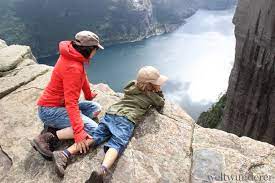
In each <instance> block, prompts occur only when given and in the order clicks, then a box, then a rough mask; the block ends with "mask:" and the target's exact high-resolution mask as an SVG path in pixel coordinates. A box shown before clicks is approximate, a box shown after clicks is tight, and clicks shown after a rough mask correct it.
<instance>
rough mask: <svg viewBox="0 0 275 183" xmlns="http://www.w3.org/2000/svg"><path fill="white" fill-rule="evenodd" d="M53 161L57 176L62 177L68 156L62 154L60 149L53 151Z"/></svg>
mask: <svg viewBox="0 0 275 183" xmlns="http://www.w3.org/2000/svg"><path fill="white" fill-rule="evenodd" d="M53 161H54V167H55V172H56V173H57V175H58V176H59V177H64V174H65V169H66V167H67V163H68V158H67V157H66V156H65V155H64V154H63V152H62V151H54V152H53Z"/></svg>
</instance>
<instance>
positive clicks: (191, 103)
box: [39, 9, 235, 119]
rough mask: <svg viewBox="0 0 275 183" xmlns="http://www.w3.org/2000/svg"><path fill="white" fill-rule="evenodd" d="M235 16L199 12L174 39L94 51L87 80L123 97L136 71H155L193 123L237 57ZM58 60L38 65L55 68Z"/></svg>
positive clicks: (223, 86) (224, 82)
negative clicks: (144, 68)
mask: <svg viewBox="0 0 275 183" xmlns="http://www.w3.org/2000/svg"><path fill="white" fill-rule="evenodd" d="M233 14H234V9H231V10H225V11H206V10H200V11H198V12H197V13H196V14H195V15H194V16H192V17H191V18H189V19H187V23H186V24H185V25H183V26H182V27H181V28H179V29H178V30H177V31H175V32H173V33H170V34H166V35H162V36H156V37H153V38H150V39H147V40H144V41H140V42H134V43H127V44H121V45H115V46H111V47H107V48H105V50H103V51H98V53H97V55H96V56H95V57H94V58H93V59H92V61H91V65H90V67H88V68H87V73H88V76H89V79H90V81H91V82H92V83H106V84H108V85H109V86H110V87H111V88H112V89H114V90H115V91H120V92H121V91H122V89H123V86H124V85H125V84H127V82H128V81H129V80H131V79H135V77H136V73H137V71H138V69H139V68H140V67H142V66H144V65H152V66H155V67H157V68H158V69H159V70H160V71H161V73H163V74H165V75H167V76H168V77H169V78H170V80H169V82H168V83H167V84H166V86H165V87H164V92H165V94H166V97H167V98H168V99H170V100H172V101H174V102H176V103H178V104H180V105H181V106H182V107H183V108H184V109H185V110H186V111H187V113H189V114H190V115H191V116H192V117H193V118H194V119H197V117H198V116H199V114H200V113H201V112H202V111H206V110H207V109H208V107H209V106H210V105H211V104H212V103H213V102H215V101H217V100H218V98H219V96H220V94H221V93H225V91H226V89H227V86H228V78H229V74H230V71H231V68H232V67H233V62H234V53H235V37H234V25H233V24H232V18H233ZM56 59H57V56H53V57H48V58H43V59H39V62H40V63H44V64H48V65H54V64H55V62H56Z"/></svg>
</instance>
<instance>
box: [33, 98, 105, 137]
mask: <svg viewBox="0 0 275 183" xmlns="http://www.w3.org/2000/svg"><path fill="white" fill-rule="evenodd" d="M78 106H79V110H80V116H81V119H82V121H83V123H84V130H85V131H86V132H87V133H88V134H89V135H92V132H93V131H94V130H95V129H96V127H97V126H98V124H97V123H96V122H95V121H94V120H92V119H93V118H95V117H97V116H98V114H99V113H100V111H101V106H100V104H98V103H97V102H93V101H87V100H84V101H80V102H79V103H78ZM38 116H39V118H40V119H41V121H42V122H43V123H44V127H47V126H49V127H52V128H57V129H63V128H67V127H70V126H71V123H70V119H69V116H68V113H67V110H66V108H65V107H43V106H39V107H38Z"/></svg>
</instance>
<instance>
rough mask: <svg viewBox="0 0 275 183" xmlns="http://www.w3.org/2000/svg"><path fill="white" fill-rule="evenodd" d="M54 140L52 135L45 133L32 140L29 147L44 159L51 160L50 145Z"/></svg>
mask: <svg viewBox="0 0 275 183" xmlns="http://www.w3.org/2000/svg"><path fill="white" fill-rule="evenodd" d="M54 140H56V137H55V136H54V135H53V134H52V133H49V132H46V133H43V134H41V135H38V136H37V137H36V138H35V139H33V141H31V145H32V147H33V148H34V149H35V150H37V151H38V152H39V153H40V154H41V155H42V156H43V157H44V158H45V159H47V160H51V159H52V156H53V153H52V151H51V148H50V144H51V142H52V141H54Z"/></svg>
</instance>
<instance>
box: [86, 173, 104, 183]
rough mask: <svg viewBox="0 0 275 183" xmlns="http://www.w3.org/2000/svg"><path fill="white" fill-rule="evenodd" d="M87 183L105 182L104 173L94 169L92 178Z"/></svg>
mask: <svg viewBox="0 0 275 183" xmlns="http://www.w3.org/2000/svg"><path fill="white" fill-rule="evenodd" d="M85 183H103V174H102V173H98V172H97V171H93V172H92V174H91V176H90V178H89V179H88V180H86V181H85Z"/></svg>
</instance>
